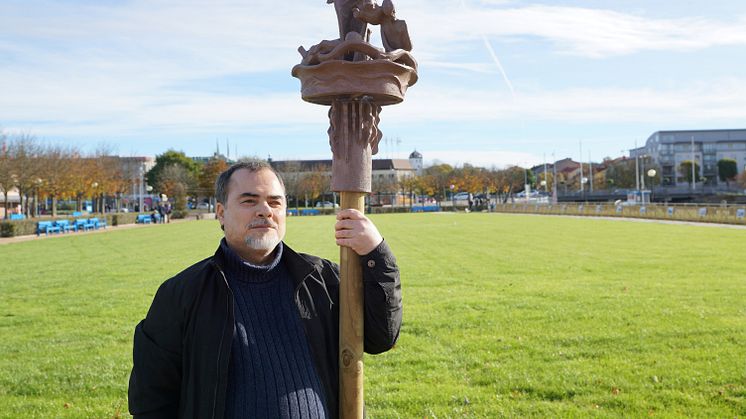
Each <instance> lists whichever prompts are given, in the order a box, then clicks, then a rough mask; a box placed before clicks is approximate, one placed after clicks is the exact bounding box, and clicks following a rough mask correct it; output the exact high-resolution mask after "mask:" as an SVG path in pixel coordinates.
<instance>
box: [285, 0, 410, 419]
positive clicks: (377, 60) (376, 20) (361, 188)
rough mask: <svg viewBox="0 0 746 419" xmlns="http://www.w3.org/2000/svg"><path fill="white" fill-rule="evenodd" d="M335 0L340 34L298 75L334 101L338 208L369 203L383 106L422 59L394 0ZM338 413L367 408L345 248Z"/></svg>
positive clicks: (355, 277)
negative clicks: (376, 35)
mask: <svg viewBox="0 0 746 419" xmlns="http://www.w3.org/2000/svg"><path fill="white" fill-rule="evenodd" d="M327 3H334V9H335V11H336V13H337V21H338V24H339V38H337V39H333V40H324V41H321V42H319V43H318V44H316V45H314V46H312V47H310V48H309V49H308V50H306V49H305V48H303V47H302V46H301V47H299V48H298V52H300V54H301V56H302V60H301V63H300V64H298V65H296V66H295V67H293V70H292V75H293V76H294V77H297V78H298V79H300V81H301V97H302V98H303V100H305V101H307V102H310V103H315V104H319V105H326V106H331V108H330V110H329V130H328V134H329V143H330V145H331V148H332V153H333V159H332V190H334V191H337V192H341V194H340V196H341V199H340V207H341V208H354V209H357V210H359V211H361V212H363V211H364V209H365V195H366V194H368V193H370V188H371V166H372V156H373V155H374V154H376V153H377V152H378V143H379V141H380V140H381V138H382V134H381V132H380V130H379V129H378V123H379V121H380V113H381V107H382V106H386V105H393V104H396V103H400V102H401V101H403V100H404V95H405V93H406V91H407V88H408V87H409V86H412V85H413V84H415V83H416V82H417V62H416V61H415V59H414V57H413V56H412V54H411V53H410V51H411V49H412V44H411V41H410V39H409V34H408V32H407V25H406V22H404V21H403V20H399V19H396V16H395V10H394V5H393V3H392V2H391V0H383V3H382V4H381V5H378V4H377V3H375V2H374V1H373V0H327ZM368 24H370V25H379V26H380V27H381V39H382V41H383V44H384V45H383V46H384V48H379V47H376V46H374V45H371V44H370V43H369V41H370V30H369V29H368V28H367V26H368ZM340 259H341V260H340V273H341V282H340V327H339V330H340V350H339V355H340V358H339V361H340V395H339V400H340V409H339V410H340V416H341V417H343V418H360V419H362V415H363V322H362V318H363V316H362V310H363V302H362V271H361V270H360V263H359V256H357V254H355V252H354V251H352V250H351V249H349V248H345V247H341V248H340Z"/></svg>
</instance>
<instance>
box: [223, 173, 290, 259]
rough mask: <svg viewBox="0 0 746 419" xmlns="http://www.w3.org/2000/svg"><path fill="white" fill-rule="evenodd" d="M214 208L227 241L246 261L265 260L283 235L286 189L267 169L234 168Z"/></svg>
mask: <svg viewBox="0 0 746 419" xmlns="http://www.w3.org/2000/svg"><path fill="white" fill-rule="evenodd" d="M215 211H216V215H217V217H218V220H220V224H221V225H222V226H223V228H224V230H225V240H226V241H227V242H228V245H229V246H230V247H231V249H233V250H234V251H235V252H236V253H238V254H239V255H240V256H241V257H242V258H244V259H245V260H248V261H249V262H253V263H260V262H265V261H266V259H267V258H268V257H269V255H270V254H271V252H272V251H273V250H274V249H275V247H276V246H277V244H278V243H280V241H281V240H282V239H283V238H284V237H285V212H286V202H285V192H284V190H283V189H282V185H281V184H280V181H279V180H278V179H277V176H275V174H274V173H272V172H271V171H270V170H259V171H258V172H250V171H249V170H246V169H240V170H237V171H235V172H234V173H233V175H231V178H230V180H229V181H228V196H227V197H226V200H225V203H220V202H218V204H217V206H216V208H215Z"/></svg>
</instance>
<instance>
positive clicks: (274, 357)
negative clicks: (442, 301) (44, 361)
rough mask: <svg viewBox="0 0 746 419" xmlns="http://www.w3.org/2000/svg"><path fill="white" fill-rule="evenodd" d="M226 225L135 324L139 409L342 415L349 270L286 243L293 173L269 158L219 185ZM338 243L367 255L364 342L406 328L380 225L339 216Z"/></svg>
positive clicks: (374, 344) (378, 343)
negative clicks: (287, 177)
mask: <svg viewBox="0 0 746 419" xmlns="http://www.w3.org/2000/svg"><path fill="white" fill-rule="evenodd" d="M215 189H216V191H215V195H216V198H217V206H216V215H217V218H218V220H219V221H220V225H221V228H222V229H223V231H224V233H225V237H224V239H223V240H222V241H221V243H220V246H219V247H218V250H217V251H216V252H215V255H213V256H212V257H210V258H208V259H205V260H203V261H201V262H198V263H197V264H195V265H192V266H191V267H189V268H187V269H186V270H184V271H183V272H181V273H179V274H178V275H176V276H175V277H173V278H171V279H169V280H168V281H166V282H165V283H163V284H162V285H161V287H160V288H159V289H158V292H157V293H156V295H155V297H154V299H153V303H152V305H151V307H150V310H149V311H148V314H147V316H146V317H145V319H144V320H143V321H141V322H140V323H139V324H138V325H137V327H136V328H135V338H134V351H133V358H134V366H133V369H132V374H131V376H130V386H129V408H130V412H131V413H132V414H133V415H134V416H135V417H136V418H141V417H142V418H144V417H153V418H155V417H158V418H164V417H183V418H239V417H246V418H334V417H337V416H338V392H339V378H338V377H339V366H338V355H339V349H338V342H339V271H338V267H337V266H336V265H335V264H333V263H332V262H330V261H328V260H325V259H320V258H317V257H314V256H310V255H306V254H300V253H296V252H295V251H294V250H292V249H291V248H290V247H289V246H287V245H286V244H285V243H283V241H282V239H283V238H284V236H285V216H286V208H287V203H286V200H285V190H284V185H283V184H282V180H281V179H280V177H279V176H278V175H277V173H275V171H274V170H273V169H272V167H271V166H269V165H268V164H267V163H265V162H258V161H253V162H247V163H238V164H235V165H233V166H231V167H230V168H229V169H228V170H226V171H225V172H224V173H222V174H221V175H220V177H219V178H218V180H217V182H216V187H215ZM335 229H336V233H335V236H336V241H337V244H338V245H340V246H348V247H350V248H352V249H353V250H354V251H355V252H356V253H358V254H359V255H361V263H362V269H363V289H364V298H365V307H364V313H365V314H364V316H365V317H364V322H365V331H364V332H365V337H364V346H365V351H366V352H368V353H380V352H384V351H387V350H388V349H390V348H391V347H392V346H393V345H394V343H395V342H396V340H397V338H398V336H399V328H400V325H401V289H400V283H399V271H398V268H397V266H396V261H395V259H394V256H393V254H392V253H391V251H390V249H389V247H388V245H387V244H386V242H385V241H383V238H382V237H381V235H380V233H379V232H378V230H377V229H376V227H375V226H374V225H373V223H372V222H371V221H370V220H369V219H368V218H367V217H365V216H364V215H363V214H362V213H360V212H359V211H355V210H342V211H340V212H339V214H338V215H337V222H336V225H335Z"/></svg>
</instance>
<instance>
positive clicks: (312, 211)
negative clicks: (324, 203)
mask: <svg viewBox="0 0 746 419" xmlns="http://www.w3.org/2000/svg"><path fill="white" fill-rule="evenodd" d="M320 213H321V211H319V210H317V209H302V210H300V215H319V214H320Z"/></svg>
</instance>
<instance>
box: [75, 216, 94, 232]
mask: <svg viewBox="0 0 746 419" xmlns="http://www.w3.org/2000/svg"><path fill="white" fill-rule="evenodd" d="M94 227H95V226H94V225H93V223H92V222H90V221H88V220H87V219H85V218H78V219H77V220H75V223H74V224H73V229H75V231H80V229H83V231H88V230H90V229H92V228H94Z"/></svg>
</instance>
